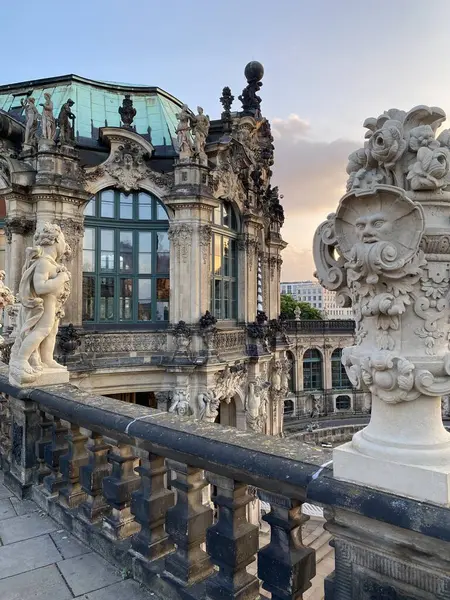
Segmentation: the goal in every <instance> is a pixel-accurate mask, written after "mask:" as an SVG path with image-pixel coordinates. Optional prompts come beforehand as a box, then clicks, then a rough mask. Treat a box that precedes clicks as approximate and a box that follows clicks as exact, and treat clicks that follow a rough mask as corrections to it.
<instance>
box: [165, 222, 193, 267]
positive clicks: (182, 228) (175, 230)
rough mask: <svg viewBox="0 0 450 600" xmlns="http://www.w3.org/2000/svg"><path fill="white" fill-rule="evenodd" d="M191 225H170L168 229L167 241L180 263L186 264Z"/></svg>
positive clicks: (190, 241) (191, 230)
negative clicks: (174, 250)
mask: <svg viewBox="0 0 450 600" xmlns="http://www.w3.org/2000/svg"><path fill="white" fill-rule="evenodd" d="M192 232H193V229H192V225H188V224H187V223H181V224H180V225H176V224H172V225H171V226H170V227H169V232H168V235H169V240H170V242H171V244H173V245H174V247H175V249H176V252H177V257H178V259H180V258H181V260H182V262H184V263H185V262H187V259H188V255H189V249H190V247H191V245H192Z"/></svg>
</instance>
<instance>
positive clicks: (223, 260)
mask: <svg viewBox="0 0 450 600" xmlns="http://www.w3.org/2000/svg"><path fill="white" fill-rule="evenodd" d="M237 234H238V221H237V217H236V213H235V211H234V209H233V207H232V206H231V203H229V202H227V201H223V202H222V203H221V205H220V206H219V207H218V208H216V209H215V210H214V213H213V224H212V236H211V249H210V252H211V309H210V310H211V312H212V314H213V315H214V316H215V317H216V318H217V319H220V320H236V319H237V315H238V287H237V286H238V253H237Z"/></svg>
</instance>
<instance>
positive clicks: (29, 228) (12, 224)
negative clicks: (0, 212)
mask: <svg viewBox="0 0 450 600" xmlns="http://www.w3.org/2000/svg"><path fill="white" fill-rule="evenodd" d="M35 225H36V224H35V222H34V221H30V220H28V219H26V218H19V217H13V218H8V217H7V218H6V219H5V236H6V241H7V242H8V244H10V243H11V241H12V234H13V233H17V234H19V235H24V236H25V235H29V234H30V233H32V232H33V231H34V228H35Z"/></svg>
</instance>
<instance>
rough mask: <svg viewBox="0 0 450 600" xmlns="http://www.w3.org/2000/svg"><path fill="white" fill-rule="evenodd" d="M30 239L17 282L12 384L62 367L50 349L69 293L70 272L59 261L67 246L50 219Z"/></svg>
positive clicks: (33, 380)
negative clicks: (18, 307)
mask: <svg viewBox="0 0 450 600" xmlns="http://www.w3.org/2000/svg"><path fill="white" fill-rule="evenodd" d="M34 241H35V244H36V245H35V246H34V247H33V248H27V250H26V261H25V265H24V267H23V271H22V279H21V281H20V285H19V302H20V310H19V317H18V329H17V337H16V341H15V343H14V346H13V348H12V351H11V360H10V371H9V377H10V382H11V383H14V384H16V385H17V384H18V385H24V384H28V385H30V384H32V383H34V382H36V380H37V379H39V378H40V377H41V376H42V374H43V373H44V372H46V371H47V372H48V371H49V370H51V371H52V372H53V373H54V372H55V371H66V369H65V367H63V366H62V365H60V364H59V363H57V362H56V361H55V360H54V359H53V352H54V349H55V343H56V334H57V331H58V325H59V320H60V318H61V317H63V316H64V311H63V306H64V304H65V302H66V300H67V298H68V297H69V294H70V273H69V272H68V271H67V269H66V267H65V266H64V265H63V264H62V260H63V258H64V257H65V256H67V253H68V246H67V244H66V241H65V239H64V234H63V233H62V231H61V228H60V227H59V226H58V225H54V224H51V223H46V224H45V225H44V226H43V227H42V228H41V229H40V230H39V231H37V232H36V234H35V236H34ZM56 379H58V377H56ZM67 380H68V378H67ZM51 383H61V381H59V380H58V381H51Z"/></svg>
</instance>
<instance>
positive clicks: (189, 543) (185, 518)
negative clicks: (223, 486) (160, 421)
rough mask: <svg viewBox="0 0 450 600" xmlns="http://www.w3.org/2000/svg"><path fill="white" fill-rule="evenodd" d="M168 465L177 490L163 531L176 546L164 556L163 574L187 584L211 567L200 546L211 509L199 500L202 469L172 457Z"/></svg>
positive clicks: (202, 483)
mask: <svg viewBox="0 0 450 600" xmlns="http://www.w3.org/2000/svg"><path fill="white" fill-rule="evenodd" d="M167 466H168V468H169V469H172V470H173V471H174V472H175V474H176V478H175V479H172V481H171V486H172V488H175V489H176V491H177V502H176V504H175V506H173V507H172V508H169V510H168V511H167V517H166V531H167V533H168V534H169V536H170V540H171V541H172V542H173V543H174V544H175V547H176V549H175V551H174V552H173V553H172V554H169V556H168V557H167V558H166V565H165V574H166V575H167V576H168V577H169V578H171V579H174V580H175V581H176V582H177V583H178V584H180V585H182V586H183V587H188V586H191V585H193V584H195V583H197V582H199V581H201V580H202V579H204V578H205V577H207V576H208V575H210V574H211V573H212V570H213V568H212V565H211V562H210V560H209V557H208V555H207V554H206V552H205V551H204V550H202V548H201V546H202V544H203V543H204V542H205V539H206V530H207V528H208V527H209V526H210V525H211V524H212V520H213V511H212V509H211V508H210V507H209V506H206V505H204V504H203V501H202V491H203V488H204V487H205V486H206V485H208V483H207V481H206V479H205V476H204V472H203V471H202V469H197V468H195V467H190V466H188V465H185V464H183V463H179V462H176V461H173V460H170V461H167Z"/></svg>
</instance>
